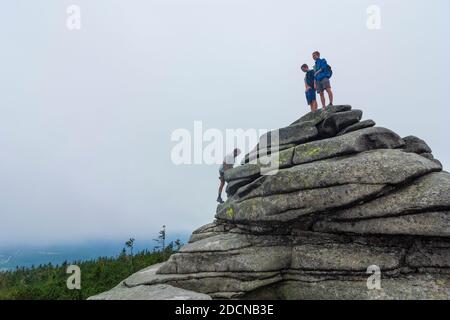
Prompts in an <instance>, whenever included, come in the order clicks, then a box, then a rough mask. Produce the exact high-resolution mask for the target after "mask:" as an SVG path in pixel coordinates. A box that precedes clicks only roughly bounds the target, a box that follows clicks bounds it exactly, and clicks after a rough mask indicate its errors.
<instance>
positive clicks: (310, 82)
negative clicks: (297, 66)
mask: <svg viewBox="0 0 450 320" xmlns="http://www.w3.org/2000/svg"><path fill="white" fill-rule="evenodd" d="M301 69H302V71H303V72H304V73H305V74H306V75H305V95H306V102H307V103H308V105H309V106H310V107H311V111H312V112H314V111H317V100H316V90H315V89H314V82H315V79H314V70H310V69H309V67H308V65H307V64H306V63H305V64H303V65H302V67H301Z"/></svg>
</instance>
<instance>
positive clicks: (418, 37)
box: [0, 0, 450, 244]
mask: <svg viewBox="0 0 450 320" xmlns="http://www.w3.org/2000/svg"><path fill="white" fill-rule="evenodd" d="M72 4H75V5H78V6H79V7H80V9H81V29H80V30H74V31H69V30H68V28H67V27H66V20H67V17H68V14H67V13H66V9H67V7H68V6H69V5H72ZM370 5H378V6H379V7H380V9H381V29H379V30H371V29H369V28H367V25H366V21H367V17H368V15H367V13H366V10H367V8H368V7H369V6H370ZM449 9H450V2H449V1H448V0H433V1H411V0H389V1H378V0H371V1H364V0H352V1H351V0H344V1H335V0H327V1H325V0H323V1H320V0H315V1H299V0H292V1H279V0H277V1H275V0H271V1H266V0H245V1H244V0H158V1H156V0H139V1H138V0H126V1H125V0H71V1H62V0H53V1H52V0H41V1H31V0H27V1H21V0H8V1H3V2H2V8H1V11H0V21H1V22H0V23H1V28H0V35H1V41H2V44H1V50H0V61H1V69H0V86H1V94H0V218H1V220H0V244H7V243H55V242H58V243H61V242H72V241H87V240H91V239H117V238H126V237H129V236H135V237H149V238H151V237H153V236H154V235H155V234H156V233H157V231H158V229H159V228H160V226H161V225H163V224H166V225H167V226H168V232H190V231H192V230H193V229H194V228H197V227H199V226H201V225H203V224H205V223H208V222H211V221H212V220H213V216H214V213H215V207H216V203H215V198H216V193H217V184H218V173H217V170H218V165H181V166H176V165H174V164H173V163H172V161H171V157H170V154H171V149H172V148H173V147H174V145H175V143H174V142H172V141H171V139H170V138H171V134H172V132H173V131H174V130H176V129H179V128H186V129H188V130H189V131H192V130H193V126H194V121H195V120H200V121H202V122H203V126H204V127H205V129H207V128H218V129H220V130H225V129H227V128H244V129H248V128H255V129H270V128H279V127H282V126H285V125H287V124H289V123H291V122H293V121H294V120H296V119H297V118H298V117H299V116H301V115H302V114H303V113H305V112H306V111H307V107H306V106H305V98H304V86H303V74H302V73H301V72H300V70H299V67H300V65H301V64H302V63H304V62H307V63H311V52H312V51H314V50H320V51H321V52H322V56H323V57H325V58H326V59H327V60H328V62H329V63H330V64H331V65H332V66H333V70H334V76H333V78H332V85H333V88H334V92H335V103H336V104H351V105H353V107H355V108H361V109H363V111H364V118H365V119H373V120H375V121H376V122H377V124H378V125H379V126H385V127H388V128H390V129H392V130H394V131H396V132H397V133H398V134H400V135H401V136H406V135H410V134H413V135H416V136H418V137H421V138H423V139H425V140H426V141H427V142H428V144H429V145H430V146H431V148H432V149H433V152H434V155H435V157H436V158H438V159H440V160H441V161H442V163H443V164H444V167H446V168H448V166H449V165H450V150H449V148H448V142H447V141H448V136H449V135H448V123H449V117H450V111H449V108H450V104H449V102H448V101H449V97H448V94H449V91H450V90H449V89H450V88H449V82H448V77H449V76H450V65H449V58H448V57H449V56H450V47H449V40H448V39H449V38H448V30H450V22H449V21H450V19H448V14H449V13H450V10H449Z"/></svg>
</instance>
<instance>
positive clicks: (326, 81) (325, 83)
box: [317, 78, 331, 93]
mask: <svg viewBox="0 0 450 320" xmlns="http://www.w3.org/2000/svg"><path fill="white" fill-rule="evenodd" d="M328 88H331V85H330V78H323V79H322V80H320V81H317V93H322V92H323V91H324V90H325V89H328Z"/></svg>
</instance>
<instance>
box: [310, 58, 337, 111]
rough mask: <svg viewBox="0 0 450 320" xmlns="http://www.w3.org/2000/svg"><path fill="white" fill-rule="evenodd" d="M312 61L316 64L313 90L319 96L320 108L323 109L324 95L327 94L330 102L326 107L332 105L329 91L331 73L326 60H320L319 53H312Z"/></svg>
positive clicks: (331, 95) (331, 94) (331, 93)
mask: <svg viewBox="0 0 450 320" xmlns="http://www.w3.org/2000/svg"><path fill="white" fill-rule="evenodd" d="M312 57H313V59H314V61H316V64H315V65H314V77H315V79H316V82H315V89H316V90H317V93H318V94H319V95H320V101H321V102H322V107H323V108H325V93H324V91H326V92H327V94H328V99H329V100H330V104H329V105H328V106H332V105H333V92H332V91H331V85H330V77H331V75H332V73H331V72H332V71H331V68H330V66H329V65H328V63H327V60H325V59H321V58H320V52H319V51H314V52H313V54H312Z"/></svg>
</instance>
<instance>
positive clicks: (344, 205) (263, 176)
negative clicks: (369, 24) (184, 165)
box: [94, 105, 450, 299]
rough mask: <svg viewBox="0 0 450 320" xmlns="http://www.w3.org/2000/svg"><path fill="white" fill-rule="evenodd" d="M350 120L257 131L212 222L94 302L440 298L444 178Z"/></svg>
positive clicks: (446, 255) (343, 109)
mask: <svg viewBox="0 0 450 320" xmlns="http://www.w3.org/2000/svg"><path fill="white" fill-rule="evenodd" d="M361 119H362V112H361V111H360V110H352V108H351V107H350V106H346V105H345V106H334V107H330V108H327V109H326V110H320V111H318V112H314V113H308V114H306V115H305V116H303V117H301V118H300V119H298V120H297V121H295V122H294V123H292V124H291V125H290V126H287V127H284V128H282V129H280V130H273V131H271V132H269V133H268V134H267V135H266V136H264V137H262V139H261V140H260V143H259V144H258V146H256V147H255V149H254V150H252V151H251V152H250V153H249V154H247V155H246V156H245V159H244V161H243V165H241V166H238V167H236V168H234V169H231V170H228V171H227V172H226V173H225V179H226V181H228V187H227V193H228V194H229V198H228V199H227V201H226V202H225V203H224V204H221V205H219V206H218V207H217V211H216V216H215V218H216V219H215V221H214V222H213V223H210V224H207V225H205V226H203V227H200V228H198V229H197V230H195V231H194V232H193V233H192V236H191V238H190V239H189V243H188V244H186V245H185V246H183V247H182V248H181V249H180V251H179V252H178V253H176V254H174V255H172V256H171V257H170V259H169V260H168V261H167V262H165V263H163V264H160V265H157V266H151V267H149V268H147V269H144V270H141V271H139V272H137V273H136V274H134V275H132V276H130V277H129V278H128V279H125V280H124V281H122V282H121V283H120V284H119V286H117V287H116V288H114V289H112V290H111V291H109V292H106V293H103V294H100V295H98V296H96V297H94V298H95V299H135V298H138V299H178V298H180V297H185V298H186V299H191V298H192V299H208V298H210V297H212V298H215V299H216V298H217V299H450V272H449V270H450V174H449V173H447V172H445V171H442V165H441V163H440V162H439V161H438V160H437V159H435V158H434V156H433V155H432V154H431V149H430V148H429V146H428V145H427V144H426V143H425V142H424V141H423V140H421V139H419V138H416V137H413V136H409V137H406V138H403V139H402V138H400V137H399V136H398V135H397V134H396V133H394V132H393V131H391V130H389V129H385V128H380V127H374V125H375V123H374V122H373V121H371V120H366V121H360V120H361ZM267 136H269V137H274V136H278V137H279V138H280V139H279V140H278V142H275V144H274V143H272V142H270V141H269V144H265V143H264V140H265V138H266V137H267ZM268 151H270V152H271V155H270V158H268V156H267V153H268ZM269 160H270V161H269ZM269 162H270V165H269V166H268V165H267V164H268V163H269ZM274 164H275V166H274ZM374 270H375V271H374ZM376 270H378V271H376ZM373 272H379V273H378V275H379V280H380V281H381V282H380V286H376V288H373V287H372V286H370V285H369V284H370V281H371V280H370V279H371V275H372V274H373Z"/></svg>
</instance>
